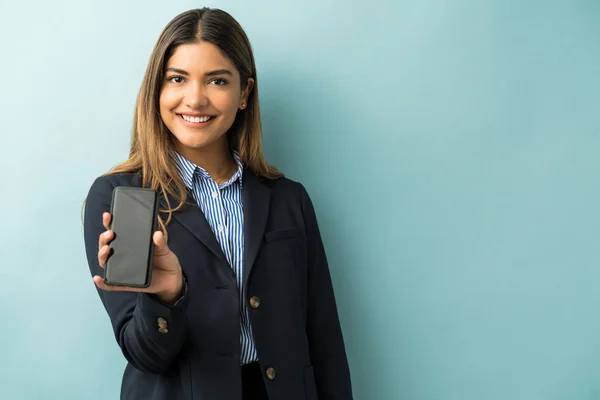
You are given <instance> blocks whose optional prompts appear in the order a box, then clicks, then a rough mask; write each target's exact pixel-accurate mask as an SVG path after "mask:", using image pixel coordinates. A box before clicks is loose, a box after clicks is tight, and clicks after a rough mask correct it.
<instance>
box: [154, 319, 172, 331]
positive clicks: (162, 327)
mask: <svg viewBox="0 0 600 400" xmlns="http://www.w3.org/2000/svg"><path fill="white" fill-rule="evenodd" d="M156 323H157V324H158V331H159V332H160V333H169V329H168V328H167V320H166V319H164V318H158V319H157V320H156Z"/></svg>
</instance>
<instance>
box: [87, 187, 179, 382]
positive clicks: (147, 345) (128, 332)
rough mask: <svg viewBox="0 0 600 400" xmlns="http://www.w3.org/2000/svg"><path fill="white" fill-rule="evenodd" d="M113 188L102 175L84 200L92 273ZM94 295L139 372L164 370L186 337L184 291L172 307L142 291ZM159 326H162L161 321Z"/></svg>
mask: <svg viewBox="0 0 600 400" xmlns="http://www.w3.org/2000/svg"><path fill="white" fill-rule="evenodd" d="M113 188H114V185H113V184H111V182H110V181H109V180H108V179H107V178H106V177H100V178H98V179H96V181H95V182H94V183H93V184H92V186H91V188H90V191H89V193H88V197H87V200H86V203H85V208H84V240H85V251H86V255H87V260H88V265H89V268H90V272H91V274H92V276H94V275H99V276H104V275H103V270H102V268H101V267H100V265H99V263H98V239H99V236H100V234H101V233H102V232H104V231H105V228H104V226H103V225H102V213H103V212H109V211H110V203H111V199H112V191H113ZM98 294H99V296H100V299H101V301H102V303H103V305H104V308H105V309H106V311H107V313H108V316H109V317H110V321H111V323H112V327H113V331H114V334H115V338H116V339H117V343H118V344H119V346H120V348H121V351H122V352H123V355H124V356H125V358H126V359H127V360H128V361H129V362H130V363H131V364H132V365H133V366H134V367H135V368H137V369H139V370H141V371H147V372H153V373H159V374H160V373H164V372H166V371H167V370H168V369H169V367H170V365H171V364H172V363H173V361H174V360H175V359H176V357H177V356H178V354H179V352H180V351H181V348H182V346H183V343H184V341H185V339H186V309H187V306H188V301H189V300H188V299H189V296H188V295H187V291H184V294H183V296H182V297H181V298H180V299H179V301H178V302H177V303H175V305H173V306H168V305H165V304H163V303H161V302H160V301H159V300H158V299H157V298H156V297H155V296H154V295H151V294H146V293H135V292H109V291H103V290H100V289H98ZM159 318H162V319H164V320H165V321H166V323H167V325H166V328H167V329H166V330H165V329H161V331H162V332H163V333H161V332H160V331H159V323H158V321H159ZM161 325H162V326H163V327H164V322H163V321H162V320H161Z"/></svg>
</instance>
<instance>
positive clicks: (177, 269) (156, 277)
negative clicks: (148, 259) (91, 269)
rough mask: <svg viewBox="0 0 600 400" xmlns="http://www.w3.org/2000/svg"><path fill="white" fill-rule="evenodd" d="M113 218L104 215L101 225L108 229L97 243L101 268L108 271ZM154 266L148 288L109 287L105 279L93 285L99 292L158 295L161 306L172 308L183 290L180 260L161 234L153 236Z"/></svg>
mask: <svg viewBox="0 0 600 400" xmlns="http://www.w3.org/2000/svg"><path fill="white" fill-rule="evenodd" d="M111 218H112V216H111V215H110V214H109V213H107V212H105V213H104V214H102V224H103V225H104V227H105V228H106V231H104V232H103V233H102V234H100V238H99V240H98V263H99V264H100V267H102V268H106V260H107V259H108V255H109V253H110V245H109V243H110V242H111V240H113V238H114V232H113V231H111V230H110V228H109V226H110V221H111ZM152 240H153V241H154V262H153V265H152V282H151V283H150V286H148V287H147V288H135V287H129V286H112V285H107V284H106V283H105V282H104V279H102V277H100V276H98V275H96V276H94V278H93V279H94V283H95V284H96V286H98V288H100V289H102V290H107V291H114V292H119V291H120V292H144V293H153V294H155V295H156V296H157V297H158V298H159V299H160V300H161V301H162V302H164V303H167V304H173V303H174V302H175V301H176V300H177V298H178V297H179V296H180V295H181V291H182V290H183V272H182V271H181V265H180V264H179V259H178V258H177V256H176V255H175V253H173V252H172V251H171V250H170V249H169V246H167V241H166V240H165V237H164V235H163V234H162V232H160V231H156V232H154V235H153V236H152Z"/></svg>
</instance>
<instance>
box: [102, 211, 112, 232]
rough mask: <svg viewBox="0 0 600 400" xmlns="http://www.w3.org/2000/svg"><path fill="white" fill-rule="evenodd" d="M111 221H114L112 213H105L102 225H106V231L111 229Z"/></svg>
mask: <svg viewBox="0 0 600 400" xmlns="http://www.w3.org/2000/svg"><path fill="white" fill-rule="evenodd" d="M111 220H112V215H110V213H107V212H105V213H103V214H102V225H104V227H105V228H106V230H109V229H110V221H111Z"/></svg>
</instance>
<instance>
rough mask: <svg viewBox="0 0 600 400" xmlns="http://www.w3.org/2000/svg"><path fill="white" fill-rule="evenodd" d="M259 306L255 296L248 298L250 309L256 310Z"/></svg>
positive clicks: (258, 300)
mask: <svg viewBox="0 0 600 400" xmlns="http://www.w3.org/2000/svg"><path fill="white" fill-rule="evenodd" d="M258 306H260V299H259V298H258V297H256V296H252V297H250V307H252V308H254V309H257V308H258Z"/></svg>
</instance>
